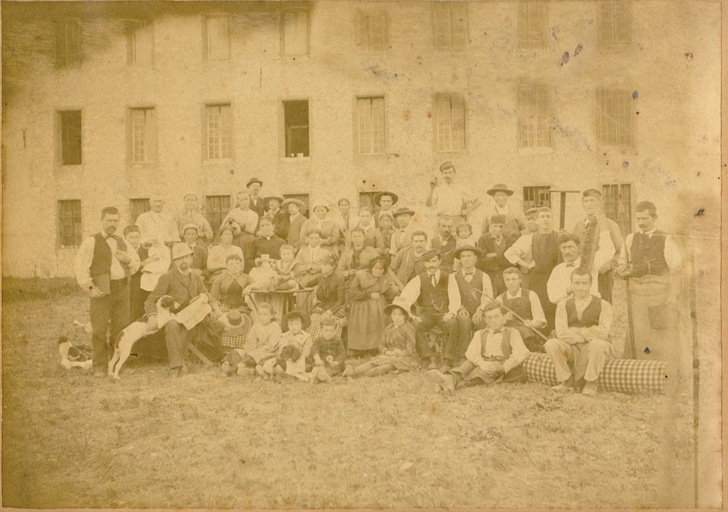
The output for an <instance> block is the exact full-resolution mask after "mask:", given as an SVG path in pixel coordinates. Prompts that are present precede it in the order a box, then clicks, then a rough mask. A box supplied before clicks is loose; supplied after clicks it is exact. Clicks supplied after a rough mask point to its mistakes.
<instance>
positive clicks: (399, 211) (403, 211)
mask: <svg viewBox="0 0 728 512" xmlns="http://www.w3.org/2000/svg"><path fill="white" fill-rule="evenodd" d="M414 214H415V212H413V211H412V210H410V209H409V208H398V209H397V210H396V211H395V212H394V213H393V214H392V217H394V218H395V219H396V218H397V217H399V216H400V215H414Z"/></svg>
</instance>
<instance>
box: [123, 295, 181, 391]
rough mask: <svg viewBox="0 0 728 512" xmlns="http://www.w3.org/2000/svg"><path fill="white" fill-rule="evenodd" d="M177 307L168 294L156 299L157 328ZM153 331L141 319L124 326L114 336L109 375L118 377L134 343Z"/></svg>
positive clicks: (165, 321)
mask: <svg viewBox="0 0 728 512" xmlns="http://www.w3.org/2000/svg"><path fill="white" fill-rule="evenodd" d="M178 307H179V304H178V303H176V302H175V301H174V298H173V297H170V296H169V295H164V296H162V297H161V298H160V299H159V300H158V301H157V330H159V329H162V328H163V327H164V325H165V324H166V323H167V322H169V321H170V320H173V319H175V318H176V316H175V315H174V313H172V310H173V309H177V308H178ZM154 332H157V331H156V330H155V331H150V330H149V328H148V326H147V322H145V321H142V320H137V321H136V322H132V323H131V324H129V325H128V326H126V327H125V328H124V329H123V330H122V331H121V332H120V333H119V334H118V335H117V336H116V338H114V357H112V358H111V361H109V375H111V376H113V377H114V378H115V379H118V378H119V372H120V371H121V367H122V366H123V365H124V363H125V362H126V360H127V359H128V358H129V355H130V354H131V349H132V347H133V346H134V343H136V342H137V341H139V340H140V339H142V338H143V337H144V336H147V335H149V334H152V333H154ZM117 362H118V363H117Z"/></svg>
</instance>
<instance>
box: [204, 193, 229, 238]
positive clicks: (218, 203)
mask: <svg viewBox="0 0 728 512" xmlns="http://www.w3.org/2000/svg"><path fill="white" fill-rule="evenodd" d="M229 211H230V196H206V197H205V216H206V218H207V222H209V223H210V227H211V228H212V231H213V232H214V233H217V232H218V230H219V229H220V226H221V225H222V221H223V220H225V216H226V215H227V214H228V212H229Z"/></svg>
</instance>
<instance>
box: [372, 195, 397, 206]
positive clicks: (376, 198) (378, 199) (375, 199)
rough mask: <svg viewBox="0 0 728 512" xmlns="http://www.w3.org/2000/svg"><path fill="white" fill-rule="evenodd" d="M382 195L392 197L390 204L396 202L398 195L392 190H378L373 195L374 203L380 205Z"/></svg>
mask: <svg viewBox="0 0 728 512" xmlns="http://www.w3.org/2000/svg"><path fill="white" fill-rule="evenodd" d="M382 196H390V197H391V198H392V204H397V201H398V200H399V196H398V195H397V194H395V193H394V192H380V193H378V194H377V195H375V196H374V204H376V205H377V206H382Z"/></svg>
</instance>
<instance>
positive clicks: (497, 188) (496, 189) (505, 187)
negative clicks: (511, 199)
mask: <svg viewBox="0 0 728 512" xmlns="http://www.w3.org/2000/svg"><path fill="white" fill-rule="evenodd" d="M496 192H504V193H506V194H508V195H509V196H512V195H513V191H512V190H511V189H509V188H508V185H506V184H504V183H497V184H496V185H495V186H493V188H491V189H490V190H489V191H488V195H489V196H494V195H495V194H496Z"/></svg>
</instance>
